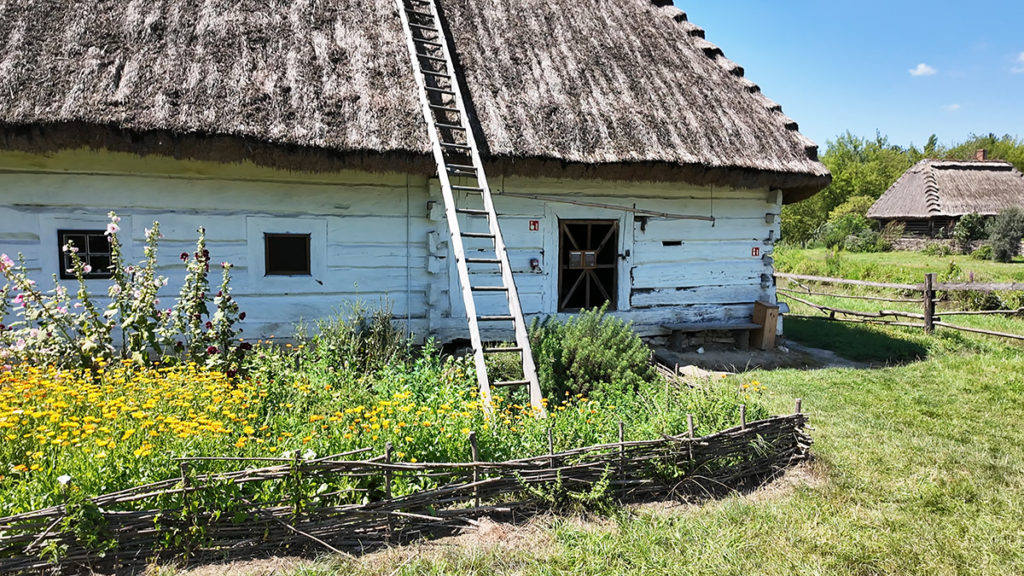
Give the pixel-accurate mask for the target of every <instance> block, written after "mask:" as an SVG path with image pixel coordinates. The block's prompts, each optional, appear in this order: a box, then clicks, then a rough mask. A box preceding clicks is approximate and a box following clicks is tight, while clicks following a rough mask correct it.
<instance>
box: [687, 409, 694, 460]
mask: <svg viewBox="0 0 1024 576" xmlns="http://www.w3.org/2000/svg"><path fill="white" fill-rule="evenodd" d="M686 431H687V433H688V434H689V435H690V441H689V442H687V443H686V447H687V449H688V450H689V453H690V460H693V414H687V415H686Z"/></svg>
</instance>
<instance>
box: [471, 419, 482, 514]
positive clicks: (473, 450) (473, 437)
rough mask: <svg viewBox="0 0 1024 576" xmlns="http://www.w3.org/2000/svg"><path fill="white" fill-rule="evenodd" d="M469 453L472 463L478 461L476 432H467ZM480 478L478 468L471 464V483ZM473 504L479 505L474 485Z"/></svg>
mask: <svg viewBox="0 0 1024 576" xmlns="http://www.w3.org/2000/svg"><path fill="white" fill-rule="evenodd" d="M469 454H470V456H472V458H473V464H476V463H477V462H479V461H480V458H479V456H480V453H479V452H478V451H477V446H476V432H474V431H472V430H471V431H470V432H469ZM479 480H480V469H479V468H477V467H476V466H473V484H474V485H475V484H476V483H477V482H478V481H479ZM473 506H474V507H475V508H479V507H480V490H479V488H477V487H476V486H474V487H473Z"/></svg>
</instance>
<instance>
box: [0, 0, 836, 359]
mask: <svg viewBox="0 0 1024 576" xmlns="http://www.w3.org/2000/svg"><path fill="white" fill-rule="evenodd" d="M432 7H433V5H432V4H431V3H430V2H427V1H426V0H404V3H403V2H396V0H342V1H338V2H309V1H299V0H296V1H293V2H276V1H272V2H269V3H268V2H253V1H251V0H241V1H237V0H232V1H230V2H229V1H226V0H210V1H208V2H186V1H183V0H163V1H160V2H151V1H137V0H123V1H119V2H67V1H65V0H37V1H35V2H5V3H0V252H5V253H11V254H13V253H18V252H21V253H24V254H25V256H26V258H27V260H28V263H29V265H30V267H31V268H32V269H33V271H34V273H35V274H36V275H37V276H38V277H40V278H45V277H48V276H49V275H51V274H60V273H61V270H62V268H63V266H62V263H61V257H60V251H59V246H60V245H61V244H62V243H63V242H64V241H65V240H66V239H68V238H69V237H71V236H74V237H76V238H78V239H80V241H82V242H89V240H90V238H93V237H98V235H101V234H102V230H103V227H104V225H105V222H106V216H105V215H106V214H107V212H108V211H110V210H115V211H117V212H118V213H119V214H120V215H121V216H122V218H123V220H122V223H121V228H122V230H124V231H126V232H128V233H127V234H123V236H124V238H125V239H128V249H129V251H130V252H131V253H130V254H129V256H130V257H132V258H133V259H137V258H140V257H141V248H142V246H141V244H142V240H143V230H144V229H145V228H146V227H148V226H149V225H150V224H151V222H152V221H153V220H159V221H160V225H161V231H162V232H163V234H164V235H165V238H164V239H163V241H162V244H161V258H162V259H163V260H164V261H165V263H166V269H164V270H162V272H163V273H165V274H167V275H169V276H170V278H171V285H170V286H169V287H168V288H167V289H166V290H168V295H172V294H173V293H175V292H174V290H173V288H174V286H175V284H176V282H177V281H179V280H180V279H181V277H182V276H183V273H184V272H183V270H182V269H181V266H180V262H177V258H178V255H179V254H180V253H181V252H185V251H188V250H189V249H190V247H191V246H192V245H193V243H194V239H195V231H196V228H197V226H204V227H205V228H206V230H207V235H208V240H209V249H210V251H211V253H212V258H213V259H214V261H216V262H220V261H230V262H232V263H233V264H235V266H236V267H237V270H236V272H235V284H234V290H235V293H236V295H237V296H238V301H239V302H240V305H241V307H242V309H243V310H245V311H246V312H247V314H248V318H247V319H246V321H245V328H246V336H249V337H252V338H255V337H256V336H257V335H272V334H276V335H287V334H289V333H290V332H291V330H292V326H293V323H294V322H296V321H297V320H299V319H300V318H303V319H306V320H310V319H313V318H317V317H323V316H327V315H330V314H331V313H332V312H333V311H335V310H337V309H338V308H339V307H341V306H342V305H344V303H346V302H352V301H357V300H361V301H363V302H365V303H367V304H369V305H371V306H374V305H376V304H377V303H379V302H381V301H382V300H384V299H386V300H387V301H388V302H389V303H390V306H391V307H392V308H393V311H394V313H395V315H396V316H397V317H400V318H403V319H406V320H408V324H409V326H410V327H411V329H412V331H413V332H414V333H415V334H417V335H419V336H425V335H434V336H437V337H439V338H440V339H442V340H451V339H457V338H465V337H467V335H468V332H467V315H466V309H465V306H466V304H465V302H466V301H465V299H464V298H463V297H462V288H461V285H460V274H461V271H460V268H459V263H458V262H457V260H459V258H462V257H463V256H464V255H465V254H466V253H470V252H472V250H474V249H473V248H471V247H468V245H467V246H464V247H463V248H462V249H461V250H456V249H455V247H454V246H453V244H454V239H453V237H452V236H451V234H450V232H451V221H450V220H449V216H450V215H451V214H452V213H457V214H459V215H460V217H462V216H464V215H465V214H470V215H472V213H473V212H481V210H476V209H460V206H465V202H467V199H468V198H469V197H470V196H471V195H472V192H473V190H472V189H474V188H475V187H476V185H475V184H474V185H473V186H459V184H458V182H459V181H461V180H459V181H456V180H451V181H450V180H449V178H448V177H445V178H443V179H439V173H438V166H439V164H438V161H437V156H436V155H435V154H434V152H436V151H437V149H438V146H440V147H441V148H444V147H445V146H450V147H456V148H458V147H460V146H461V147H463V149H464V150H465V151H466V152H465V154H466V157H467V162H468V161H469V159H472V158H470V148H472V152H473V153H476V152H478V155H479V158H480V161H481V162H482V169H483V170H485V171H486V174H487V176H488V182H489V188H490V193H491V198H492V200H493V206H494V209H495V211H496V212H497V214H498V215H499V221H500V229H501V235H502V236H501V237H502V238H503V241H504V245H505V250H504V253H505V254H507V259H508V263H509V267H510V272H511V274H512V277H514V282H515V287H516V288H517V289H518V302H519V303H521V308H522V311H523V313H525V315H526V317H531V316H538V315H548V314H555V313H561V312H572V311H575V310H578V309H581V308H584V307H591V306H597V305H600V304H602V303H603V302H608V304H609V307H610V308H611V309H612V310H615V311H616V313H617V314H619V315H621V316H622V317H624V318H626V319H628V320H631V321H633V322H634V323H635V325H636V326H637V329H638V330H639V331H641V332H643V333H646V334H655V333H661V332H663V331H664V329H663V328H662V326H664V325H665V324H666V323H672V322H716V321H717V322H720V321H729V320H734V319H740V318H747V319H749V317H750V315H751V311H752V309H753V304H754V302H755V301H758V300H761V301H768V302H774V301H775V291H774V285H773V278H772V272H773V268H772V251H773V246H774V243H775V242H776V241H777V240H778V239H779V213H780V208H781V206H782V204H783V203H788V202H795V201H797V200H800V199H803V198H806V197H808V196H809V195H812V194H814V193H815V192H817V191H818V190H820V189H822V188H823V187H825V186H826V185H827V184H828V183H829V181H830V175H829V173H828V171H827V170H826V168H825V167H824V166H823V165H822V164H821V163H819V162H818V159H817V147H816V146H815V144H814V143H813V142H811V141H810V140H808V139H807V138H806V137H804V136H802V135H801V134H800V133H799V132H798V131H797V124H796V123H795V122H794V121H793V120H791V119H789V118H787V117H786V116H785V115H784V114H783V113H782V109H781V107H780V106H779V105H778V104H776V103H774V102H772V101H771V100H769V99H768V98H766V97H765V96H763V95H762V94H761V92H760V90H759V88H758V86H757V85H756V84H754V83H753V82H751V81H750V80H748V79H746V78H744V74H743V68H741V67H740V66H738V65H737V64H735V63H733V62H731V61H729V60H728V59H726V58H725V57H724V56H723V54H722V51H721V50H719V49H718V48H717V47H716V46H714V45H712V44H710V43H709V42H707V41H706V40H705V39H704V32H703V31H702V30H701V29H700V28H698V27H697V26H695V25H693V24H691V23H690V22H688V21H687V18H686V15H685V14H684V13H683V12H681V11H679V10H678V9H676V8H674V7H673V6H671V5H670V3H669V2H665V1H662V0H616V1H615V2H613V3H611V4H609V3H608V2H603V1H597V0H576V1H574V2H571V3H570V2H565V1H563V0H515V1H512V0H488V1H486V2H483V1H473V0H442V1H440V2H439V4H438V5H437V9H438V11H439V15H438V16H439V22H440V25H441V28H442V29H443V34H440V35H434V36H430V35H426V36H424V35H422V33H418V34H420V35H419V36H415V35H413V36H411V35H410V34H412V33H411V32H410V30H417V29H419V30H429V31H433V32H434V33H437V30H436V29H433V28H430V27H429V26H427V25H426V24H422V22H425V20H424V21H421V20H415V19H414V20H412V21H410V20H409V18H420V17H423V18H427V17H428V16H430V14H431V13H430V12H429V10H431V9H432ZM417 14H419V16H417ZM416 22H421V24H417V23H416ZM417 26H418V27H419V28H417ZM431 38H433V40H431ZM422 46H427V47H430V46H433V48H434V49H436V50H437V52H436V54H437V56H429V55H426V54H423V53H421V54H419V55H418V56H412V55H411V53H410V48H414V49H416V48H419V47H422ZM413 54H415V52H414V53H413ZM414 62H415V63H416V64H415V65H413V63H414ZM431 62H440V64H439V65H440V66H441V67H440V68H430V69H427V70H426V71H425V72H423V71H422V70H424V68H425V67H427V66H429V65H432V64H430V63H431ZM448 64H450V65H451V66H452V67H453V69H454V77H455V79H457V81H458V85H459V86H461V89H459V90H458V92H459V94H460V95H461V99H460V100H458V101H456V100H455V92H456V90H454V89H451V90H449V89H445V88H440V87H439V85H438V84H437V81H436V79H435V80H430V78H431V75H433V76H444V74H443V73H442V72H438V71H437V70H445V69H447V68H445V66H446V65H448ZM431 91H433V93H440V94H441V97H442V98H448V100H447V101H448V102H451V104H450V106H451V110H453V111H454V112H447V111H445V113H446V114H449V113H450V114H455V115H456V116H458V114H459V113H461V114H463V115H464V116H465V119H464V121H465V124H459V125H453V127H452V128H449V130H452V131H455V130H459V129H465V126H468V127H469V131H470V132H469V135H468V136H472V137H474V142H475V144H472V147H470V144H471V143H469V141H468V140H465V139H464V140H461V141H460V142H462V143H461V144H460V143H458V142H454V141H452V142H450V143H446V142H445V141H443V140H442V141H439V142H438V141H435V140H437V136H436V133H435V132H432V130H433V129H434V127H432V126H431V125H430V122H429V121H426V120H425V116H424V109H428V110H429V109H430V107H432V106H433V107H435V108H441V109H442V111H444V110H445V108H444V106H445V104H443V103H442V104H436V103H432V102H434V101H427V100H425V99H424V96H423V94H425V93H431ZM439 102H441V101H439ZM456 104H457V105H458V106H456ZM426 118H428V119H429V116H428V117H426ZM442 120H443V119H442ZM455 120H456V119H455V118H453V119H452V120H451V121H452V122H454V121H455ZM434 121H435V123H438V124H439V123H441V122H440V121H439V120H438V117H437V116H436V115H435V116H434ZM437 129H438V130H440V128H437ZM466 137H467V136H465V135H464V136H463V138H466ZM450 160H451V159H450V158H449V161H450ZM446 170H451V171H452V172H451V173H452V174H453V175H455V176H460V177H461V176H464V174H462V173H460V172H458V171H459V170H460V169H459V168H454V169H453V168H452V166H451V165H449V166H447V168H446ZM463 170H466V169H463ZM473 173H474V174H476V173H477V172H475V171H474V172H473ZM480 175H481V176H482V172H480ZM478 177H479V176H478ZM446 182H447V186H446ZM446 187H447V192H448V193H449V194H450V195H451V196H452V200H451V201H446V190H445V188H446ZM480 187H482V186H480ZM459 210H462V212H459ZM464 213H465V214H464ZM466 230H469V228H468V227H467V228H466ZM467 234H468V233H466V232H464V233H463V234H462V235H463V236H466V235H467ZM477 235H478V236H487V234H486V233H477ZM103 249H104V248H103V243H102V242H95V243H94V244H89V245H88V249H87V250H85V252H86V253H89V255H90V256H95V257H96V258H97V261H102V258H103ZM456 256H459V258H456ZM499 256H500V255H499ZM470 260H472V258H470ZM479 260H481V261H483V260H486V259H483V258H481V259H479ZM496 260H497V259H496ZM97 268H102V267H97ZM100 282H102V281H100V280H97V287H99V286H105V283H103V284H100ZM506 290H507V288H506ZM498 297H499V298H500V297H502V295H501V294H499V295H498ZM474 306H475V307H476V308H477V314H486V313H487V310H488V309H489V307H491V306H498V304H493V305H492V304H489V303H488V301H486V300H485V299H484V298H483V296H481V298H480V299H479V300H477V301H476V302H475V304H474ZM481 331H482V334H483V337H484V338H490V337H495V338H507V336H505V335H503V334H502V333H501V332H500V331H498V330H497V329H494V330H491V329H490V328H486V327H484V328H481Z"/></svg>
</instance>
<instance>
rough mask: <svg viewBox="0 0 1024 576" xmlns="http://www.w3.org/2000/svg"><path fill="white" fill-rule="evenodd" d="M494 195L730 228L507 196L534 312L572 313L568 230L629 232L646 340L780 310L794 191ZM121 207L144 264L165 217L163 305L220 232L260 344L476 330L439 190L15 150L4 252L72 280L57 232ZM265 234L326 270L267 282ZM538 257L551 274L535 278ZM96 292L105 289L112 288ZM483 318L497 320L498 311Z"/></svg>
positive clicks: (634, 188) (8, 176)
mask: <svg viewBox="0 0 1024 576" xmlns="http://www.w3.org/2000/svg"><path fill="white" fill-rule="evenodd" d="M492 187H493V188H494V190H495V192H498V193H500V192H506V191H507V192H509V193H514V194H535V195H544V196H558V197H560V198H564V199H565V200H568V201H583V202H590V203H601V204H612V205H620V206H629V207H634V208H637V209H642V210H651V211H658V212H670V213H675V214H695V215H705V216H706V215H713V216H714V217H715V218H716V220H715V223H714V225H713V226H712V224H711V223H709V222H701V221H692V220H673V219H665V218H657V217H650V218H642V217H640V216H635V215H634V214H632V213H629V212H625V211H622V210H615V209H604V208H593V207H586V206H580V205H575V204H572V203H563V202H545V201H540V200H534V199H524V198H514V197H509V196H498V197H497V198H496V199H495V204H496V207H497V209H498V211H499V213H500V214H501V215H502V220H501V225H502V230H503V233H504V235H505V241H506V244H507V245H508V246H509V250H510V254H509V256H510V260H511V262H512V265H513V268H514V273H515V276H516V283H517V286H518V288H519V292H520V296H521V299H522V303H523V309H524V311H525V312H526V313H527V314H528V315H547V314H551V313H555V312H556V311H557V306H558V301H557V300H558V298H557V289H558V278H557V251H558V220H559V219H614V220H617V221H618V222H619V227H620V234H619V254H621V255H622V258H621V259H620V261H619V264H620V267H619V277H618V295H617V298H618V307H619V311H618V312H617V313H618V314H619V315H621V316H622V317H624V318H626V319H628V320H631V321H633V322H634V323H635V325H636V326H637V328H638V330H639V331H640V332H642V333H644V334H658V333H661V332H662V329H661V328H660V327H661V325H662V324H665V323H672V322H696V321H712V320H714V321H719V320H728V319H739V318H749V316H750V314H751V311H752V308H753V302H754V301H755V300H765V301H771V302H774V297H775V295H774V288H773V287H772V285H771V273H772V262H771V254H772V250H773V244H774V240H775V239H777V238H778V235H779V223H778V214H779V208H780V194H779V193H778V192H774V191H769V190H767V189H765V190H730V189H711V188H694V187H686V186H679V185H670V184H653V183H609V182H600V181H584V182H581V181H564V182H563V181H556V180H536V179H522V178H517V179H500V178H499V179H495V181H493V182H492ZM109 210H116V211H117V212H118V213H119V214H121V215H122V217H123V218H124V220H123V221H122V228H123V229H124V231H125V232H128V233H127V234H123V235H122V237H123V239H124V240H125V242H126V244H127V248H128V253H129V257H130V258H132V259H141V257H142V243H143V239H144V230H145V229H146V228H147V227H149V226H151V225H152V222H153V221H154V220H158V221H159V222H160V227H161V232H162V233H163V235H164V239H163V240H162V241H161V244H160V263H161V273H162V274H164V275H166V276H168V277H169V278H170V286H169V287H168V288H167V289H165V291H164V293H162V294H163V297H164V298H165V299H166V302H167V303H168V304H169V303H170V302H171V301H172V300H173V297H174V295H175V294H176V291H177V288H178V286H180V281H181V279H182V278H183V275H184V268H183V266H182V265H181V261H180V260H179V255H180V254H181V253H182V252H191V251H192V249H193V248H194V243H195V236H196V235H195V230H196V228H197V227H199V226H204V227H205V228H206V230H207V240H208V246H209V250H210V252H211V256H212V258H213V260H214V261H215V262H221V261H228V262H231V263H232V264H234V266H235V268H234V270H233V276H234V282H233V289H234V293H235V295H236V296H237V298H238V300H239V304H240V305H241V307H242V309H243V310H245V311H246V313H247V316H248V317H247V319H246V321H245V322H244V328H245V334H244V336H246V337H248V338H250V339H256V338H262V337H268V336H270V335H274V336H276V337H278V338H282V337H288V336H289V335H291V334H292V333H293V327H294V325H295V323H296V322H298V321H300V320H303V321H305V322H306V323H310V324H311V323H312V322H313V321H314V320H315V319H317V318H323V317H326V316H330V315H331V314H333V313H335V312H338V311H345V310H347V309H348V308H349V307H351V306H352V305H354V304H355V303H362V304H364V305H366V306H368V307H371V308H372V307H377V306H380V305H384V304H385V303H386V305H389V306H390V307H391V308H392V310H393V311H394V314H395V316H396V317H397V318H400V319H404V320H407V322H408V325H409V327H410V330H411V331H412V332H413V333H414V334H415V335H417V336H418V337H420V338H422V337H424V336H425V335H428V334H430V335H435V336H437V337H439V338H440V339H442V340H452V339H457V338H464V337H466V336H467V335H468V334H467V329H466V323H465V318H464V312H463V306H462V302H461V301H460V300H459V295H460V291H459V290H458V286H457V284H456V283H457V282H458V279H457V277H456V275H455V273H454V262H453V259H452V258H451V255H450V253H449V243H448V228H447V224H446V222H445V220H444V212H443V207H442V206H441V197H440V194H439V192H438V190H437V184H436V180H427V179H424V178H421V177H416V176H406V175H402V174H385V175H381V174H369V173H361V172H345V173H337V174H329V175H310V174H295V173H288V172H284V171H276V170H269V169H263V168H256V167H251V166H249V167H244V166H237V165H234V166H222V165H217V164H208V163H195V162H179V161H173V160H168V159H156V160H154V159H141V158H137V157H133V156H127V155H116V154H99V153H85V152H69V153H62V154H57V155H53V156H49V157H45V158H44V157H38V156H28V155H15V154H11V153H6V154H0V252H6V253H8V254H11V255H12V256H13V255H14V254H15V253H18V252H22V253H24V254H25V257H26V258H27V261H28V263H29V266H30V268H31V269H32V272H33V275H34V276H35V277H36V278H37V279H38V280H39V281H40V283H44V280H47V279H48V278H49V277H50V276H51V275H53V274H55V273H56V272H57V266H58V246H57V232H56V231H57V229H58V228H100V229H101V228H103V227H104V226H105V222H106V213H107V212H108V211H109ZM531 220H538V221H539V224H540V229H539V230H538V231H531V230H530V221H531ZM264 232H300V233H309V234H311V239H312V262H311V265H312V271H313V273H312V275H311V276H305V277H303V276H299V277H265V276H264V275H263V269H262V268H263V245H262V234H263V233H264ZM754 249H756V251H757V252H758V253H759V254H758V255H757V256H754V255H753V253H754ZM627 254H628V256H627ZM534 258H535V259H537V260H538V261H539V263H540V266H539V268H538V269H531V267H530V260H531V259H534ZM214 281H215V282H216V279H214ZM93 284H94V285H95V286H96V291H97V292H101V291H102V290H103V288H104V287H105V286H106V282H105V281H93ZM498 297H500V296H498ZM481 308H482V313H487V308H488V306H487V302H486V301H485V302H482V306H481ZM491 336H492V337H502V336H503V335H502V334H498V333H495V334H491Z"/></svg>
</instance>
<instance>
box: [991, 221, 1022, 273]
mask: <svg viewBox="0 0 1024 576" xmlns="http://www.w3.org/2000/svg"><path fill="white" fill-rule="evenodd" d="M988 233H989V240H990V241H991V242H992V259H993V260H995V261H997V262H1010V261H1011V260H1013V257H1014V256H1016V255H1018V254H1020V241H1021V239H1022V238H1024V211H1021V210H1020V209H1018V208H1010V209H1008V210H1003V211H1002V212H1000V213H999V215H998V216H996V217H995V219H993V220H992V223H991V224H990V225H989V229H988Z"/></svg>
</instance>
